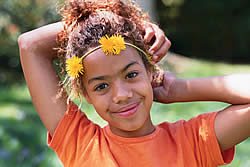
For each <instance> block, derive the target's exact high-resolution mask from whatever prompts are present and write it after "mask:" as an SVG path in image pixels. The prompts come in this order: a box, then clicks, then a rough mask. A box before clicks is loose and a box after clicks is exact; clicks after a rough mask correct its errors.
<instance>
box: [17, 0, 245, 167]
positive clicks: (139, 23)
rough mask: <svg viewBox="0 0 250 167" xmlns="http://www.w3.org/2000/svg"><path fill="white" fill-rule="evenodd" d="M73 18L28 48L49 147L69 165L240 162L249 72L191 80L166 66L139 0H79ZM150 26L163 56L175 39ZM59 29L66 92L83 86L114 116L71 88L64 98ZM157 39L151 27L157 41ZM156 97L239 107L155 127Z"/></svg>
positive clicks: (36, 35)
mask: <svg viewBox="0 0 250 167" xmlns="http://www.w3.org/2000/svg"><path fill="white" fill-rule="evenodd" d="M63 16H64V23H65V25H64V29H63V30H62V31H61V28H62V27H61V24H60V23H57V24H52V25H49V26H45V27H42V28H39V29H37V30H34V31H31V32H28V33H25V34H23V35H22V36H21V37H20V38H19V47H20V55H21V62H22V67H23V71H24V75H25V78H26V81H27V85H28V87H29V90H30V93H31V96H32V100H33V103H34V105H35V107H36V110H37V112H38V114H39V116H40V117H41V120H42V121H43V123H44V125H45V126H46V128H47V129H48V132H49V136H48V143H49V146H50V147H51V148H52V149H54V151H55V152H56V153H57V155H58V157H59V158H60V159H61V161H62V163H63V164H64V166H69V167H79V166H87V165H88V166H107V167H112V166H122V167H123V166H143V167H160V166H180V167H181V166H190V167H195V166H208V167H210V166H211V167H213V166H218V165H222V164H226V163H230V162H231V161H232V159H233V156H234V146H235V145H236V144H237V143H239V142H241V141H243V140H245V139H246V138H248V137H249V135H250V128H249V127H250V126H249V125H250V123H249V121H250V104H249V102H250V88H249V86H248V85H249V84H250V76H249V75H248V74H245V75H243V74H242V75H229V76H222V77H213V78H202V79H191V80H182V79H176V78H175V77H173V76H172V75H169V74H168V73H164V74H163V75H161V73H160V74H159V73H158V72H159V71H157V70H156V69H157V68H155V67H154V65H153V63H152V54H149V53H150V52H149V51H148V49H149V45H148V44H147V43H145V42H144V41H143V34H144V20H145V19H146V18H145V16H144V15H143V13H142V12H141V11H140V10H139V9H138V8H136V7H135V6H134V5H133V3H130V2H129V1H126V2H124V1H119V0H110V1H105V2H103V1H98V0H96V1H87V0H86V1H83V0H81V1H79V0H71V1H70V3H66V5H65V8H64V10H63ZM150 25H151V26H149V27H151V28H150V31H151V30H153V31H155V37H156V42H155V43H154V44H153V46H152V47H154V49H155V54H156V57H157V56H158V57H162V56H161V55H162V53H164V52H166V50H167V49H168V47H169V42H168V40H167V39H165V37H163V38H162V36H163V35H162V33H160V32H161V31H160V30H159V29H157V28H156V27H155V25H152V24H150ZM60 31H61V32H60ZM58 32H60V33H59V36H58V37H59V38H58V41H59V43H60V47H59V49H58V52H59V54H60V59H61V60H62V63H63V66H62V67H64V71H65V73H66V75H65V76H64V77H63V80H64V82H62V84H61V85H62V86H63V90H65V91H67V92H68V94H69V97H75V96H78V95H79V94H81V95H82V96H83V97H84V98H85V99H86V100H87V102H88V103H90V104H92V105H93V106H94V108H95V110H96V112H97V113H98V114H99V115H100V116H101V117H102V118H103V119H104V120H106V121H107V122H108V125H107V126H105V127H104V128H100V127H99V126H98V125H96V124H94V123H92V122H91V121H89V120H88V119H87V117H86V115H85V114H84V113H83V112H81V111H80V110H79V108H78V106H76V105H75V104H74V103H73V102H72V101H70V99H69V97H68V96H58V97H57V98H55V96H56V95H60V94H58V90H59V88H60V87H59V86H58V81H59V79H58V77H57V75H56V73H55V70H54V69H53V66H52V60H53V59H54V58H56V56H55V53H54V51H53V50H52V48H53V47H54V46H55V42H54V41H55V37H56V34H57V33H58ZM146 32H147V31H146ZM149 34H151V35H149ZM158 34H161V35H158ZM152 37H153V36H152V33H146V39H148V41H150V39H152ZM152 47H151V48H152ZM151 51H152V49H151ZM159 55H160V56H159ZM155 73H156V75H155ZM155 76H156V80H155ZM157 79H160V80H157ZM155 81H156V84H155ZM159 81H161V82H159ZM239 84H240V85H241V86H238V85H239ZM152 85H154V88H153V87H152ZM153 99H155V100H156V101H159V102H162V103H171V102H186V101H197V100H199V101H200V100H210V101H211V100H214V101H222V102H228V103H230V104H232V105H231V106H230V107H228V108H226V109H224V110H222V111H219V112H211V113H207V114H203V115H200V116H198V117H196V118H193V119H191V120H189V121H178V122H176V123H168V122H165V123H162V124H160V125H157V126H154V125H153V124H152V121H151V118H150V110H151V105H152V102H153ZM65 111H66V112H65ZM232 134H233V135H232Z"/></svg>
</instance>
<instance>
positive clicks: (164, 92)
mask: <svg viewBox="0 0 250 167" xmlns="http://www.w3.org/2000/svg"><path fill="white" fill-rule="evenodd" d="M177 80H179V79H177V78H176V76H175V75H174V74H173V73H171V72H167V71H165V72H159V73H157V74H155V76H153V82H152V87H153V93H154V101H156V102H161V103H170V102H172V100H173V97H172V96H174V95H173V93H171V92H173V91H171V90H172V89H178V88H176V86H178V84H175V83H176V82H177ZM173 86H174V88H173Z"/></svg>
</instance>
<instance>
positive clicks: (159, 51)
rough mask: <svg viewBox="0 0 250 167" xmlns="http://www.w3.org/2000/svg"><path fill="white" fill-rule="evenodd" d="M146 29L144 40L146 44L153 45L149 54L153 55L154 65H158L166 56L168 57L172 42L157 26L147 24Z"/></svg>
mask: <svg viewBox="0 0 250 167" xmlns="http://www.w3.org/2000/svg"><path fill="white" fill-rule="evenodd" d="M144 28H145V36H144V40H145V42H146V43H149V44H150V43H152V46H151V47H150V49H149V53H150V54H152V55H153V63H157V62H159V61H160V60H161V59H162V58H163V57H164V56H166V54H167V52H168V50H169V48H170V46H171V42H170V41H169V40H168V38H167V37H166V36H165V33H164V32H163V31H162V30H161V29H160V28H159V27H158V26H157V25H155V24H153V23H150V22H145V24H144Z"/></svg>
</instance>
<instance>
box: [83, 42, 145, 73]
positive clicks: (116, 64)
mask: <svg viewBox="0 0 250 167" xmlns="http://www.w3.org/2000/svg"><path fill="white" fill-rule="evenodd" d="M134 61H136V62H138V63H139V64H141V65H143V62H142V59H141V57H140V55H139V53H138V51H137V50H136V49H134V48H132V47H129V46H127V48H126V49H125V50H124V51H121V53H120V54H119V55H106V54H104V53H103V51H102V50H101V49H98V50H96V51H95V52H93V53H91V54H90V55H88V56H87V57H86V58H85V59H84V60H83V63H84V68H85V75H87V76H89V75H93V74H98V73H100V74H101V73H104V72H108V71H112V72H115V71H118V70H120V69H122V68H124V66H126V65H127V64H129V63H131V62H134Z"/></svg>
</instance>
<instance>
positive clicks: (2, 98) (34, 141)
mask: <svg viewBox="0 0 250 167" xmlns="http://www.w3.org/2000/svg"><path fill="white" fill-rule="evenodd" d="M167 62H168V64H167V63H166V61H164V62H163V65H164V66H166V64H167V65H168V66H169V68H170V69H171V70H173V71H176V73H177V75H178V76H180V77H188V78H189V77H205V76H213V75H223V74H229V73H238V72H250V67H249V66H247V65H227V64H222V63H211V62H206V61H198V60H193V59H186V58H179V57H175V56H169V58H168V61H167ZM225 106H227V104H224V103H218V102H217V103H216V102H202V103H201V102H199V103H198V102H195V103H194V102H192V103H178V104H168V105H166V104H158V103H155V104H154V105H153V108H152V111H151V115H152V119H153V122H154V123H155V124H157V123H160V122H163V121H169V122H174V121H176V120H179V119H186V120H188V119H190V118H191V117H194V116H196V115H198V114H201V113H204V112H210V111H215V110H219V109H222V108H223V107H225ZM83 108H84V110H85V112H86V114H87V115H88V117H89V118H90V119H91V120H93V121H94V122H96V123H98V124H100V125H102V126H103V125H105V122H104V121H102V119H101V118H100V117H99V116H98V115H97V114H96V113H95V112H93V108H92V107H91V106H89V105H87V104H83ZM232 135H233V134H232ZM249 153H250V140H246V141H244V142H242V143H241V144H239V145H238V146H237V150H236V156H235V159H234V161H233V163H232V164H231V165H228V166H229V167H237V166H240V167H247V166H249V164H250V160H249ZM5 166H10V167H12V166H13V167H14V166H19V167H34V166H37V167H47V166H50V167H58V166H61V165H60V162H59V160H58V159H57V158H56V156H55V154H54V153H53V151H51V150H50V149H49V148H48V147H47V146H46V131H45V128H44V127H43V126H42V123H41V121H40V119H39V118H38V116H37V114H36V112H35V111H34V108H33V106H32V103H31V99H30V96H29V93H28V90H27V88H26V87H25V86H24V85H21V84H18V83H17V84H16V85H12V86H5V87H0V167H5Z"/></svg>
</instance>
